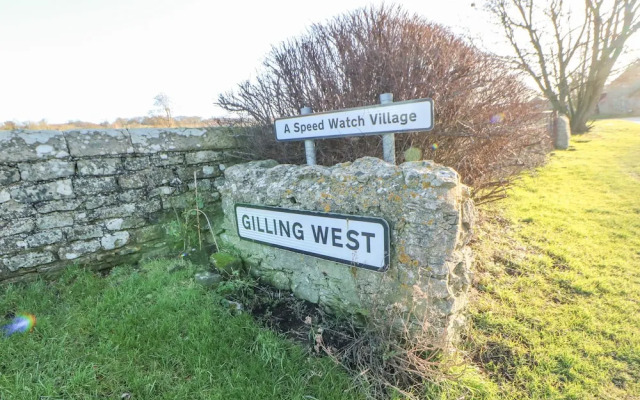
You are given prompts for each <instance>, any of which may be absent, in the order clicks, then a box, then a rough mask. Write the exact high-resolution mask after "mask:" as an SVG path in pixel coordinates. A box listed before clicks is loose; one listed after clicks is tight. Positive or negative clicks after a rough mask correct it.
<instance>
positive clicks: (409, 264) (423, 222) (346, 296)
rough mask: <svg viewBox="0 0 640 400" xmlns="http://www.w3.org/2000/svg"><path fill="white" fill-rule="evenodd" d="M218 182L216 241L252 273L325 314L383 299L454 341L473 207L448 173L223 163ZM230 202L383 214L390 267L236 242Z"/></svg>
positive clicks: (361, 164)
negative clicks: (362, 266)
mask: <svg viewBox="0 0 640 400" xmlns="http://www.w3.org/2000/svg"><path fill="white" fill-rule="evenodd" d="M225 178H226V181H225V182H224V183H222V184H221V185H220V186H219V187H218V189H219V190H220V192H221V194H222V206H223V210H224V214H225V216H224V224H223V228H224V229H225V231H224V233H223V234H222V235H221V239H222V240H223V243H224V244H225V245H227V246H230V247H231V248H234V249H236V250H237V251H238V252H239V253H240V255H241V256H242V258H243V259H244V262H245V263H246V264H248V265H249V266H250V270H251V271H252V273H253V274H255V275H256V276H258V277H259V278H261V279H263V280H265V281H267V282H270V283H272V284H273V285H275V286H276V287H278V288H281V289H290V290H292V291H293V293H294V294H295V295H296V296H298V297H301V298H303V299H305V300H308V301H311V302H314V303H320V304H322V305H323V306H324V307H326V308H327V309H329V310H332V311H341V312H348V313H352V314H353V313H358V312H360V311H361V310H363V309H367V308H370V307H374V306H376V304H377V305H378V306H379V305H380V304H382V305H383V307H388V308H389V309H400V310H404V311H405V312H408V313H409V315H411V321H412V322H413V324H415V325H414V326H416V327H421V328H422V329H427V331H428V332H429V333H430V334H431V335H432V337H433V339H434V341H438V342H440V341H443V342H440V343H449V342H450V341H451V340H453V339H454V338H455V337H456V334H457V332H458V331H459V329H458V328H459V327H460V326H462V324H463V322H464V318H463V313H462V310H463V308H464V307H465V304H466V302H467V291H468V287H469V284H470V274H471V272H470V271H471V270H470V268H471V261H472V257H471V251H470V250H469V248H468V247H467V246H466V243H467V242H468V240H469V237H470V235H471V229H472V227H473V222H474V207H473V203H472V201H471V200H470V198H469V190H468V188H467V187H466V186H464V185H462V184H460V181H459V176H458V174H457V173H456V172H455V171H454V170H452V169H450V168H447V167H443V166H441V165H438V164H435V163H433V162H430V161H420V162H408V163H404V164H402V165H400V166H394V165H391V164H388V163H385V162H384V161H381V160H379V159H377V158H371V157H366V158H362V159H359V160H356V161H355V162H353V163H345V164H339V165H336V166H334V167H321V166H294V165H276V164H275V162H269V161H260V162H253V163H248V164H244V165H236V166H233V167H230V168H228V169H226V171H225ZM236 203H249V204H255V205H267V206H276V207H283V208H287V209H299V210H311V211H321V212H332V213H339V214H350V215H360V216H374V217H381V218H384V219H385V220H386V221H387V222H388V223H389V225H390V228H391V246H392V248H391V265H390V268H389V270H388V271H386V272H384V273H380V272H374V271H370V270H365V269H357V268H354V267H350V266H348V265H345V264H338V263H334V262H331V261H326V260H323V259H319V258H315V257H312V256H307V255H303V254H298V253H293V252H289V251H286V250H281V249H277V248H275V247H271V246H266V245H262V244H258V243H253V242H249V241H245V240H241V239H239V237H238V236H237V233H236V232H237V231H236V227H235V217H234V205H235V204H236ZM425 321H426V322H425ZM423 322H424V323H423Z"/></svg>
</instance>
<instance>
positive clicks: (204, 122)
mask: <svg viewBox="0 0 640 400" xmlns="http://www.w3.org/2000/svg"><path fill="white" fill-rule="evenodd" d="M238 123H241V122H240V121H239V120H238V119H235V118H207V119H203V118H201V117H184V116H179V117H174V118H170V119H167V118H166V117H160V116H150V117H134V118H117V119H116V120H115V121H113V122H108V121H105V122H102V123H99V124H97V123H94V122H86V121H69V122H67V123H63V124H51V123H48V122H47V121H46V120H44V119H42V120H40V121H37V122H36V121H27V122H15V121H5V122H4V123H2V124H1V125H0V130H15V129H32V130H56V131H64V130H73V129H109V128H111V129H124V128H196V127H213V126H230V125H238Z"/></svg>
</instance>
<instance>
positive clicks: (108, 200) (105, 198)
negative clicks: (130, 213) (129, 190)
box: [84, 193, 119, 210]
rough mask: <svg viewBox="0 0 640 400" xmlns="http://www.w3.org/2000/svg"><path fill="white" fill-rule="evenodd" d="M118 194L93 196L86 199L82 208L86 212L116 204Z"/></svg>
mask: <svg viewBox="0 0 640 400" xmlns="http://www.w3.org/2000/svg"><path fill="white" fill-rule="evenodd" d="M118 202H119V200H118V194H115V193H113V194H106V195H105V194H102V195H100V196H93V197H89V198H87V200H86V201H85V203H84V207H85V208H86V209H87V210H93V209H96V208H99V207H108V206H113V205H116V204H118Z"/></svg>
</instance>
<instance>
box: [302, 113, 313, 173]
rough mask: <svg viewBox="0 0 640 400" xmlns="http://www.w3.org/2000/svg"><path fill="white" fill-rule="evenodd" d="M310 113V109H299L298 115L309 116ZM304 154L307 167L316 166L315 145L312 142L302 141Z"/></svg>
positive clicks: (308, 140) (309, 140)
mask: <svg viewBox="0 0 640 400" xmlns="http://www.w3.org/2000/svg"><path fill="white" fill-rule="evenodd" d="M311 112H312V111H311V107H302V108H301V109H300V115H309V114H311ZM304 152H305V155H306V156H307V165H316V145H315V143H313V140H311V139H306V140H305V141H304Z"/></svg>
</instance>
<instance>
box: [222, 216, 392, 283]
mask: <svg viewBox="0 0 640 400" xmlns="http://www.w3.org/2000/svg"><path fill="white" fill-rule="evenodd" d="M235 212H236V226H237V227H238V236H239V237H240V238H242V239H246V240H251V241H254V242H258V243H262V244H266V245H269V246H274V247H278V248H281V249H285V250H290V251H295V252H297V253H302V254H306V255H310V256H314V257H319V258H324V259H326V260H331V261H335V262H339V263H343V264H348V265H352V266H355V267H360V268H366V269H370V270H374V271H379V272H383V271H385V270H386V269H387V268H388V267H389V225H388V224H387V221H385V220H384V219H382V218H374V217H360V216H354V215H341V214H332V213H320V212H313V211H301V210H289V209H285V208H276V207H265V206H256V205H249V204H236V206H235Z"/></svg>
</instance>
